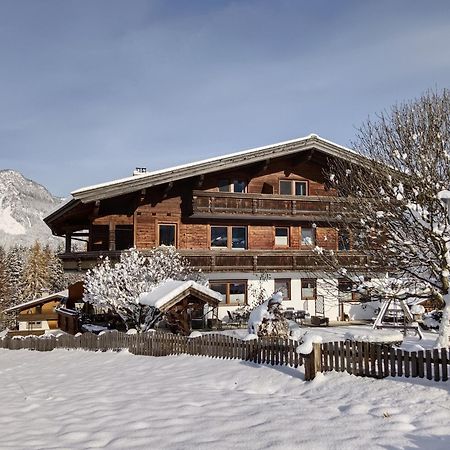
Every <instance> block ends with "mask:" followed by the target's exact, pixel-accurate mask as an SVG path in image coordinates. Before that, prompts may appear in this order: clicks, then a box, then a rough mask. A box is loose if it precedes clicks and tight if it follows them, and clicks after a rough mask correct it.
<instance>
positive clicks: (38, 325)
mask: <svg viewBox="0 0 450 450" xmlns="http://www.w3.org/2000/svg"><path fill="white" fill-rule="evenodd" d="M41 328H42V322H28V329H29V330H40V329H41Z"/></svg>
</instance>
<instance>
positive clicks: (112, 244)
mask: <svg viewBox="0 0 450 450" xmlns="http://www.w3.org/2000/svg"><path fill="white" fill-rule="evenodd" d="M115 249H116V224H115V223H113V222H109V251H111V252H113V251H114V250H115Z"/></svg>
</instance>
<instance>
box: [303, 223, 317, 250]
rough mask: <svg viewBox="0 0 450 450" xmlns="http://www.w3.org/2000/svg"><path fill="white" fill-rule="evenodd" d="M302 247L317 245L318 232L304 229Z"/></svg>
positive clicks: (312, 229) (308, 228) (307, 228)
mask: <svg viewBox="0 0 450 450" xmlns="http://www.w3.org/2000/svg"><path fill="white" fill-rule="evenodd" d="M302 245H307V246H312V245H316V230H315V229H314V228H311V227H302Z"/></svg>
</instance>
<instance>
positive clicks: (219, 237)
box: [211, 227, 228, 248]
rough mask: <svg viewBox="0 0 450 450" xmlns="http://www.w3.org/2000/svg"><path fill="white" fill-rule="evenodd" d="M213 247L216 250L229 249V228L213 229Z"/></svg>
mask: <svg viewBox="0 0 450 450" xmlns="http://www.w3.org/2000/svg"><path fill="white" fill-rule="evenodd" d="M211 247H215V248H227V247H228V228H227V227H211Z"/></svg>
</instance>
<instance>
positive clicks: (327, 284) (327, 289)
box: [206, 272, 378, 320]
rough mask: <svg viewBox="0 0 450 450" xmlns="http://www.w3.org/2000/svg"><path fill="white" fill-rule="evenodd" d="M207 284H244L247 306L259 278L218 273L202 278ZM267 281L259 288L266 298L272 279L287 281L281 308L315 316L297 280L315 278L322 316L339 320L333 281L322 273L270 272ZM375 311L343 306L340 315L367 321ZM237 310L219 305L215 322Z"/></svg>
mask: <svg viewBox="0 0 450 450" xmlns="http://www.w3.org/2000/svg"><path fill="white" fill-rule="evenodd" d="M206 275H207V277H208V279H210V280H245V281H247V290H248V294H247V300H248V303H249V304H251V303H252V301H253V300H255V298H254V296H253V295H252V294H253V291H254V290H255V289H256V288H258V286H259V284H260V281H259V278H260V274H258V273H253V272H235V273H233V272H231V273H230V272H223V273H222V272H218V273H211V274H206ZM269 275H270V279H269V280H267V281H264V282H262V286H263V287H264V288H265V289H266V292H267V293H268V295H269V296H270V295H271V294H272V293H273V291H274V287H275V281H274V280H275V279H276V278H289V279H291V300H289V301H283V306H284V307H285V308H294V309H295V310H305V311H308V312H309V313H310V314H311V315H316V305H315V302H314V301H313V300H302V299H301V280H302V278H316V280H317V296H318V297H319V296H323V298H324V303H325V305H324V306H325V308H324V310H325V316H326V317H328V318H329V319H330V320H340V317H339V296H338V281H337V278H333V277H330V276H328V275H327V274H325V273H317V274H315V276H314V274H312V273H311V272H308V273H306V272H272V273H270V274H269ZM376 307H378V305H377V306H375V307H374V305H371V306H370V307H369V306H365V305H361V304H355V303H352V304H347V303H345V304H344V313H346V314H348V316H349V318H350V320H358V319H370V318H371V317H372V316H373V311H374V309H375V308H376ZM238 308H239V307H238V306H228V305H223V306H220V307H219V318H221V319H222V318H224V317H226V316H227V310H228V311H234V310H236V309H238Z"/></svg>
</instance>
